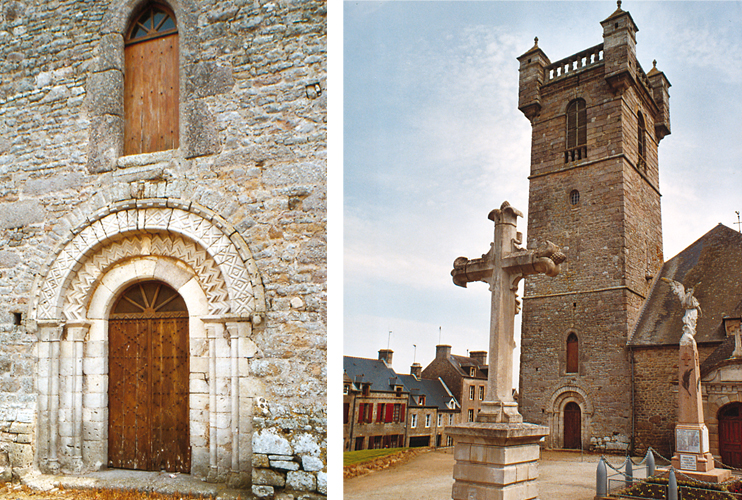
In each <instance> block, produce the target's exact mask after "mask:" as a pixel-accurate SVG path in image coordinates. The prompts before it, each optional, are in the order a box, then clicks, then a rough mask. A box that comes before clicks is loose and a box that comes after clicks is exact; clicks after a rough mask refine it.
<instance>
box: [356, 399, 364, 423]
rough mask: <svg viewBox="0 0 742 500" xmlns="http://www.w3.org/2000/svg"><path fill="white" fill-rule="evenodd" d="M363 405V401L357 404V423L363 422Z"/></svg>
mask: <svg viewBox="0 0 742 500" xmlns="http://www.w3.org/2000/svg"><path fill="white" fill-rule="evenodd" d="M363 405H364V403H361V404H359V405H358V423H359V424H362V423H363V417H365V415H364V414H363Z"/></svg>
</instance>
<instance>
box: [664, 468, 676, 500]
mask: <svg viewBox="0 0 742 500" xmlns="http://www.w3.org/2000/svg"><path fill="white" fill-rule="evenodd" d="M668 483H669V484H668V485H667V500H678V481H677V480H676V479H675V469H674V468H673V467H670V477H669V480H668Z"/></svg>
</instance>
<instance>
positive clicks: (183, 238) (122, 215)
mask: <svg viewBox="0 0 742 500" xmlns="http://www.w3.org/2000/svg"><path fill="white" fill-rule="evenodd" d="M150 201H151V204H148V203H149V202H147V203H145V202H143V201H141V200H139V201H137V205H138V206H137V207H136V208H132V206H131V204H128V205H126V206H123V205H122V206H121V208H119V209H118V210H113V211H107V212H105V213H104V214H103V215H102V216H100V218H97V219H92V218H91V219H90V220H91V221H92V222H88V223H86V224H85V225H83V226H80V227H78V228H77V229H75V230H74V234H75V236H74V237H72V238H71V239H69V240H67V242H66V243H65V244H64V245H63V247H62V248H61V249H60V250H59V251H58V253H57V254H56V255H55V256H54V257H53V260H52V261H51V262H50V263H49V264H48V266H49V267H48V269H47V272H46V276H44V277H43V279H42V280H41V281H40V284H39V288H38V294H37V297H36V301H37V302H36V304H35V309H36V313H35V317H36V318H37V319H54V318H60V317H62V316H64V317H67V318H68V319H84V315H85V308H86V307H87V301H88V300H89V295H90V294H91V293H92V291H93V290H94V288H95V286H96V285H97V283H98V281H99V280H100V279H102V276H103V275H104V274H105V273H106V271H107V270H108V269H110V268H111V266H113V265H114V264H116V263H117V262H119V261H121V260H122V259H128V258H131V257H134V256H140V255H159V256H164V257H171V258H174V259H178V260H181V261H183V262H185V263H186V264H188V266H190V267H191V269H192V270H193V271H194V272H195V273H196V275H197V279H198V281H199V283H200V284H201V286H202V287H203V289H204V292H205V293H206V296H207V299H208V302H209V309H210V314H219V315H221V314H227V313H231V314H238V315H249V314H252V313H253V312H256V311H258V310H260V311H262V310H264V303H263V302H262V297H263V293H262V284H261V281H260V278H259V276H258V271H257V266H255V262H254V261H253V260H252V257H251V256H250V255H249V250H247V247H246V246H245V245H244V242H242V243H240V241H242V240H241V239H239V241H238V240H234V241H236V242H237V243H239V245H241V246H239V250H238V247H236V246H235V244H236V243H235V242H234V241H233V240H232V239H233V238H234V237H235V236H237V235H236V234H233V233H234V229H233V228H232V229H231V232H230V229H227V228H223V227H221V226H220V227H217V226H216V225H214V223H213V222H212V221H211V220H209V219H207V218H205V217H204V216H203V215H201V214H200V213H194V212H189V211H186V210H182V209H180V208H172V207H168V206H167V203H169V202H168V201H167V200H150ZM140 202H141V203H142V205H140ZM145 206H146V208H145ZM140 207H141V208H140ZM199 210H201V211H202V212H203V213H205V214H206V216H208V212H209V211H208V210H207V209H204V208H203V207H202V208H200V209H199ZM211 213H212V214H213V212H211ZM222 225H223V224H222ZM256 293H257V296H258V297H259V298H260V299H261V300H259V301H256ZM62 311H64V313H63V312H62Z"/></svg>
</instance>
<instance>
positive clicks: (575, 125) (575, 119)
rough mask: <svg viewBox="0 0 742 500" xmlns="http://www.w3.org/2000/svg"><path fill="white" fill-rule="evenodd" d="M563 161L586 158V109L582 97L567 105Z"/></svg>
mask: <svg viewBox="0 0 742 500" xmlns="http://www.w3.org/2000/svg"><path fill="white" fill-rule="evenodd" d="M566 146H567V147H566V151H565V153H564V162H565V163H568V162H570V161H575V160H581V159H583V158H587V109H586V106H585V101H584V100H583V99H575V100H574V101H572V102H570V103H569V106H567V144H566Z"/></svg>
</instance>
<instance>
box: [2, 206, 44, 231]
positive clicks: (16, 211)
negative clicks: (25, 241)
mask: <svg viewBox="0 0 742 500" xmlns="http://www.w3.org/2000/svg"><path fill="white" fill-rule="evenodd" d="M44 215H45V214H44V209H43V208H42V206H41V205H40V204H39V202H38V201H36V200H21V201H13V202H6V203H1V204H0V229H12V228H16V227H24V226H28V225H31V224H37V223H39V222H42V221H43V220H44Z"/></svg>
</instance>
